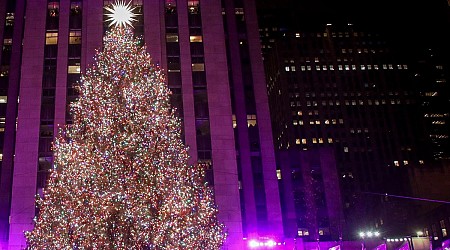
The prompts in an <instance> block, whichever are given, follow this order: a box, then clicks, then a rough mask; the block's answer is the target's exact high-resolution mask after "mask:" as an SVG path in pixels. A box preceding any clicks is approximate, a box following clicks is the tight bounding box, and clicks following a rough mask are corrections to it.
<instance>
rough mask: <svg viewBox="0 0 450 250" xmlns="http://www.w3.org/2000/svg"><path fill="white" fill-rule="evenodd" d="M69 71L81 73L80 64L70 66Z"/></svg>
mask: <svg viewBox="0 0 450 250" xmlns="http://www.w3.org/2000/svg"><path fill="white" fill-rule="evenodd" d="M67 73H69V74H80V65H74V66H69V67H68V70H67Z"/></svg>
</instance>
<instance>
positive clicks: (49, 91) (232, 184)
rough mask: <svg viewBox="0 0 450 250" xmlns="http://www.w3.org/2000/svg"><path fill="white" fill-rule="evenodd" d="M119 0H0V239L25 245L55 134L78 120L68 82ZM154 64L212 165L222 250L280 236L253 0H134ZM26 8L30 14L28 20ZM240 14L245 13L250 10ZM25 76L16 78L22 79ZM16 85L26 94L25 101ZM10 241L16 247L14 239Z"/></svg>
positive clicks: (193, 149) (190, 141)
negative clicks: (247, 240)
mask: <svg viewBox="0 0 450 250" xmlns="http://www.w3.org/2000/svg"><path fill="white" fill-rule="evenodd" d="M112 2H113V1H109V0H108V1H106V0H105V1H99V0H96V1H81V0H60V1H54V0H30V1H26V0H16V1H2V2H1V3H0V38H1V39H0V45H3V47H2V48H3V50H2V51H1V53H0V60H1V66H0V67H1V68H0V70H1V72H0V148H1V152H0V153H1V156H2V157H1V159H2V162H1V172H0V173H1V182H0V188H1V189H0V195H1V197H0V242H1V244H2V245H1V246H2V247H3V248H7V249H20V248H23V247H24V246H25V239H24V235H23V231H24V230H30V229H32V227H33V218H34V216H35V213H36V209H35V204H34V197H35V195H36V194H37V193H40V192H42V189H43V188H44V187H45V180H46V178H47V176H48V170H49V169H50V168H51V166H52V161H53V157H52V152H51V142H52V141H53V138H54V135H56V134H57V131H58V128H59V127H60V126H62V125H63V124H67V123H70V122H71V118H70V115H69V114H68V112H67V104H68V103H70V102H71V101H73V100H74V99H75V98H76V92H75V91H74V89H73V84H74V83H76V81H77V80H78V79H79V78H80V73H82V72H84V71H85V69H86V68H87V67H88V65H89V64H91V63H92V62H93V56H94V54H95V49H97V48H100V47H101V46H102V36H103V34H104V32H105V31H106V30H107V25H106V24H105V23H104V18H103V14H104V9H103V7H104V5H107V4H110V3H112ZM132 3H133V4H134V5H135V6H137V11H138V12H139V14H140V15H139V18H138V19H139V20H138V22H137V23H135V24H134V26H135V33H136V34H137V35H142V39H143V40H144V42H145V43H146V44H147V49H148V51H149V52H150V54H151V55H152V57H153V62H154V63H155V64H159V65H161V66H162V68H163V69H165V70H166V73H167V79H168V85H169V88H170V89H171V90H172V92H173V95H172V100H173V105H174V106H175V107H177V110H178V112H179V116H180V117H181V118H182V122H183V126H184V131H183V137H184V140H185V142H186V145H188V146H189V147H190V155H191V157H192V158H191V161H192V162H193V163H194V162H197V161H202V162H207V163H210V165H211V168H210V169H209V170H208V171H207V178H208V180H209V182H210V183H212V185H214V190H215V198H216V203H217V205H218V206H219V211H220V212H219V219H220V220H221V221H223V222H224V223H225V225H226V227H227V232H228V239H227V242H226V245H225V247H224V248H225V249H242V248H243V244H244V241H243V238H245V237H267V236H272V237H275V238H280V239H281V238H282V237H283V226H282V216H281V208H280V199H279V192H278V183H277V176H276V167H275V154H274V149H273V143H272V133H271V131H272V129H271V123H270V115H269V108H268V98H267V92H266V88H265V76H264V69H263V64H262V58H261V53H260V45H259V34H258V27H257V18H256V10H255V6H254V3H253V1H249V0H237V1H219V0H213V1H209V0H208V1H198V0H197V1H187V0H178V1H175V0H165V1H164V0H158V1H145V0H133V1H132ZM25 16H26V18H25ZM244 16H245V18H244ZM19 86H20V87H19ZM19 95H20V100H19ZM8 247H9V248H8Z"/></svg>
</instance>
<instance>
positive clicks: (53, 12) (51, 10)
mask: <svg viewBox="0 0 450 250" xmlns="http://www.w3.org/2000/svg"><path fill="white" fill-rule="evenodd" d="M47 10H48V15H49V16H50V17H57V16H58V15H59V2H56V1H55V2H49V3H48V5H47Z"/></svg>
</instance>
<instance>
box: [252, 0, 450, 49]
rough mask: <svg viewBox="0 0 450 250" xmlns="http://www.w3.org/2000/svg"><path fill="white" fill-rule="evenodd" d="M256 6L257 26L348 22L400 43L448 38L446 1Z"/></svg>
mask: <svg viewBox="0 0 450 250" xmlns="http://www.w3.org/2000/svg"><path fill="white" fill-rule="evenodd" d="M256 3H257V6H258V11H259V14H260V23H263V22H265V23H271V22H275V23H278V24H279V25H280V26H285V27H287V28H290V29H302V30H305V29H315V28H314V27H323V24H326V23H333V24H336V23H342V24H345V23H348V22H351V23H355V24H361V26H365V27H370V28H371V29H378V30H382V31H383V32H387V33H389V34H390V35H391V37H392V38H393V39H394V40H398V41H399V42H401V43H403V42H404V41H410V42H411V41H412V40H414V43H428V42H431V41H433V42H440V41H441V40H442V41H443V40H445V39H446V36H449V35H450V29H449V28H448V27H449V26H448V25H449V8H450V7H449V6H448V3H447V0H409V1H407V0H371V1H367V0H334V1H332V0H308V1H305V0H256ZM442 43H444V42H442Z"/></svg>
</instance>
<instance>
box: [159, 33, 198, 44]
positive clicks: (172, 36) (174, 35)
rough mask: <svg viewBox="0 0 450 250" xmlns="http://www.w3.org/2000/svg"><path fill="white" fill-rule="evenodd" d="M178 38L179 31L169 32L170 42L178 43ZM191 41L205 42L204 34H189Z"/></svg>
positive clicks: (167, 36) (167, 39)
mask: <svg viewBox="0 0 450 250" xmlns="http://www.w3.org/2000/svg"><path fill="white" fill-rule="evenodd" d="M178 41H179V40H178V34H177V33H167V34H166V42H168V43H177V42H178ZM189 41H190V42H191V43H201V42H203V36H198V35H197V36H189Z"/></svg>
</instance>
